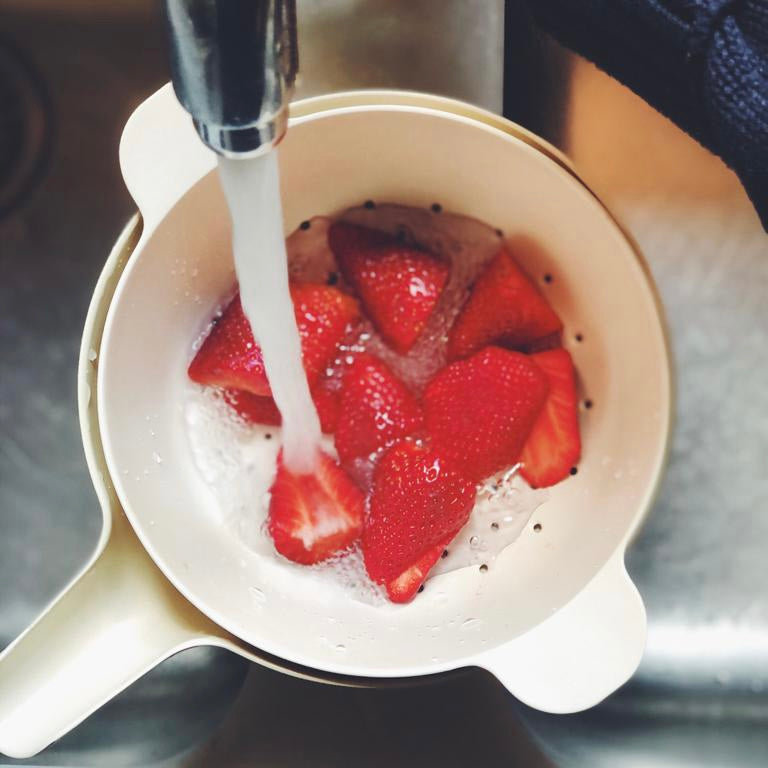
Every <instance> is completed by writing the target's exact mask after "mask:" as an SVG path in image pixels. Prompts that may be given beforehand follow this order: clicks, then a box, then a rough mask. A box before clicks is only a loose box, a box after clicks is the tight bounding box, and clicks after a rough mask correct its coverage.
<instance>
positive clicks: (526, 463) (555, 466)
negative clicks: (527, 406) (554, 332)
mask: <svg viewBox="0 0 768 768" xmlns="http://www.w3.org/2000/svg"><path fill="white" fill-rule="evenodd" d="M531 360H533V361H534V362H535V363H536V365H538V366H539V368H541V370H542V371H544V373H545V374H546V376H547V378H548V379H549V395H548V396H547V401H546V403H545V405H544V410H543V411H542V412H541V414H540V415H539V418H538V419H537V420H536V423H535V424H534V425H533V429H532V430H531V434H530V435H529V436H528V440H526V442H525V447H524V448H523V453H522V456H521V458H520V460H521V461H522V463H523V466H522V469H521V470H520V473H521V474H522V476H523V477H524V478H525V479H526V480H527V481H528V483H529V484H530V485H532V486H533V487H534V488H545V487H547V486H549V485H554V484H555V483H559V482H560V481H561V480H564V479H565V478H566V477H568V475H569V473H570V471H571V467H573V466H575V465H576V463H577V462H578V460H579V456H580V455H581V438H580V436H579V412H578V397H577V395H576V377H575V374H574V370H573V362H572V360H571V356H570V355H569V354H568V352H566V351H565V350H564V349H553V350H550V351H549V352H540V353H539V354H537V355H532V356H531Z"/></svg>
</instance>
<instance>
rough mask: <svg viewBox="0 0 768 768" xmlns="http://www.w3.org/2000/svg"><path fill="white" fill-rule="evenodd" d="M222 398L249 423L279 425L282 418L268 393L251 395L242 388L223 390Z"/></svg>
mask: <svg viewBox="0 0 768 768" xmlns="http://www.w3.org/2000/svg"><path fill="white" fill-rule="evenodd" d="M224 400H226V402H227V403H228V404H229V405H231V406H232V408H234V409H235V411H237V414H238V416H240V418H241V419H243V420H244V421H247V422H248V423H249V424H267V425H268V426H275V427H277V426H280V424H281V423H282V419H281V418H280V411H279V410H278V408H277V405H276V404H275V401H274V400H273V399H272V398H271V397H269V396H268V395H252V394H251V393H250V392H246V391H245V390H244V389H227V390H224Z"/></svg>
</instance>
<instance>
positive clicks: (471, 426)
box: [424, 347, 549, 482]
mask: <svg viewBox="0 0 768 768" xmlns="http://www.w3.org/2000/svg"><path fill="white" fill-rule="evenodd" d="M548 389H549V383H548V381H547V377H546V376H545V375H544V373H543V372H542V370H541V368H539V367H538V366H537V365H536V364H535V363H533V362H532V361H531V360H530V358H528V357H527V356H526V355H522V354H520V353H519V352H511V351H509V350H507V349H501V348H500V347H486V348H485V349H483V350H481V351H480V352H478V353H477V354H475V355H473V356H472V357H470V358H467V359H466V360H459V361H458V362H455V363H451V364H450V365H448V366H446V367H445V368H443V369H442V370H441V371H440V372H438V373H437V375H436V376H435V377H434V378H433V379H432V381H430V383H429V384H428V385H427V389H426V391H425V393H424V419H425V423H426V426H427V431H428V433H429V434H430V435H431V436H432V444H433V447H434V448H435V451H436V452H437V453H438V454H439V455H440V456H442V457H443V458H444V459H445V460H446V461H447V462H448V463H449V464H450V465H451V466H452V467H454V468H455V469H456V470H457V471H459V472H461V473H462V474H464V475H465V476H466V477H468V478H470V479H471V480H473V481H475V482H479V481H480V480H483V479H484V478H486V477H488V476H489V475H492V474H493V473H494V472H498V471H499V470H501V469H505V468H507V467H510V466H512V465H513V464H514V463H515V462H516V461H517V460H518V458H519V457H520V452H521V451H522V449H523V445H524V443H525V441H526V439H527V438H528V435H529V433H530V431H531V429H532V427H533V424H534V422H535V421H536V418H537V417H538V415H539V413H540V412H541V410H542V408H543V406H544V401H545V400H546V397H547V392H548Z"/></svg>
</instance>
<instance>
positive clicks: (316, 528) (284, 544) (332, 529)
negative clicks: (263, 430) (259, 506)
mask: <svg viewBox="0 0 768 768" xmlns="http://www.w3.org/2000/svg"><path fill="white" fill-rule="evenodd" d="M270 492H271V494H272V498H271V500H270V502H269V516H268V519H267V529H268V530H269V533H270V535H271V536H272V540H273V541H274V543H275V549H276V550H277V551H278V552H279V553H280V554H281V555H283V556H284V557H287V558H288V559H289V560H293V561H294V562H296V563H301V564H302V565H311V564H312V563H319V562H320V561H322V560H327V559H328V558H329V557H331V555H333V554H335V553H336V552H340V551H341V550H344V549H346V548H347V547H349V546H350V545H351V544H352V543H353V542H354V541H355V540H356V539H357V538H358V537H359V536H360V532H361V531H362V528H363V511H364V504H365V502H364V499H363V494H362V493H361V492H360V491H359V490H358V488H357V486H356V485H355V484H354V483H353V482H352V481H351V480H350V479H349V477H348V476H347V474H346V473H345V472H344V470H343V469H342V468H341V467H340V466H339V465H338V464H337V463H336V462H335V461H334V460H333V459H332V458H330V456H327V455H326V454H324V453H321V454H320V456H319V458H318V462H317V467H316V468H315V471H314V473H313V474H311V475H295V474H293V473H292V472H289V471H288V470H287V469H286V468H285V466H284V465H283V462H282V455H281V456H280V458H279V459H278V465H277V475H276V477H275V481H274V483H273V484H272V488H271V489H270Z"/></svg>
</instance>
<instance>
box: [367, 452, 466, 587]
mask: <svg viewBox="0 0 768 768" xmlns="http://www.w3.org/2000/svg"><path fill="white" fill-rule="evenodd" d="M475 490H476V489H475V484H474V483H473V482H471V481H470V480H467V479H466V478H465V477H463V476H461V475H460V474H458V473H457V472H455V471H453V470H452V469H449V468H448V467H447V466H446V464H445V462H444V460H443V459H442V458H440V456H438V455H437V454H436V453H435V452H434V451H433V450H431V449H430V448H429V447H427V446H425V445H421V444H417V443H415V442H411V441H403V442H400V443H397V444H396V445H394V446H392V447H391V448H389V449H388V450H387V452H386V453H385V454H384V455H383V456H382V457H381V459H380V460H379V463H378V464H377V465H376V470H375V472H374V476H373V490H372V492H371V498H370V511H369V514H368V519H367V520H366V523H365V528H364V529H363V557H364V560H365V567H366V569H367V571H368V575H369V576H370V577H371V579H373V581H375V582H377V583H379V584H386V583H388V582H391V581H394V580H399V579H400V578H401V577H402V578H404V580H405V581H406V582H410V581H411V579H410V578H409V577H405V576H404V574H405V572H406V571H408V570H409V569H410V568H411V567H413V566H414V565H419V561H420V560H421V558H422V557H425V556H426V554H427V552H429V551H431V550H432V549H434V548H435V547H436V546H437V545H438V544H441V543H442V542H443V541H445V539H446V538H448V537H451V536H452V535H455V533H457V532H458V530H459V529H460V528H461V527H462V526H463V525H464V523H466V522H467V519H468V518H469V514H470V512H471V511H472V507H473V506H474V503H475ZM422 565H423V563H422ZM419 570H421V568H419ZM427 570H428V568H427Z"/></svg>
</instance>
